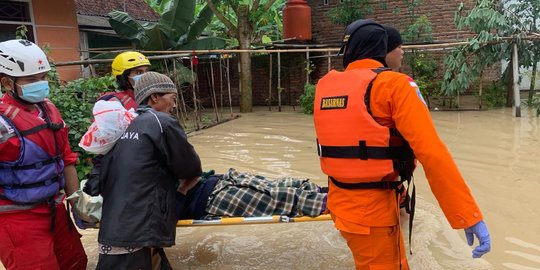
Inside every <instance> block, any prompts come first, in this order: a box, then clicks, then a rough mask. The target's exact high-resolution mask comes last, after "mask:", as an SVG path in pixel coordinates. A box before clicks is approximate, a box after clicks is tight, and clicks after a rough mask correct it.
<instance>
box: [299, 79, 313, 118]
mask: <svg viewBox="0 0 540 270" xmlns="http://www.w3.org/2000/svg"><path fill="white" fill-rule="evenodd" d="M298 101H299V102H300V106H302V108H304V113H305V114H313V103H314V102H315V85H313V84H310V83H306V84H305V85H304V94H302V95H301V96H300V98H299V99H298Z"/></svg>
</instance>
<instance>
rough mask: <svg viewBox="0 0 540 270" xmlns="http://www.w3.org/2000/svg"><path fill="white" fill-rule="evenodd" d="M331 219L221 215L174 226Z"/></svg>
mask: <svg viewBox="0 0 540 270" xmlns="http://www.w3.org/2000/svg"><path fill="white" fill-rule="evenodd" d="M326 220H332V217H331V216H330V214H324V215H320V216H316V217H308V216H302V217H288V216H278V215H276V216H266V217H222V218H216V219H208V220H205V219H202V220H197V219H183V220H179V221H178V223H176V227H191V226H217V225H242V224H272V223H292V222H310V221H326Z"/></svg>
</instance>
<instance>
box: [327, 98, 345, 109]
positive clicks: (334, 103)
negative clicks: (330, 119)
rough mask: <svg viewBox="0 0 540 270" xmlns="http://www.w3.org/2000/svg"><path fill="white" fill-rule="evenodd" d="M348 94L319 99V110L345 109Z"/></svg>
mask: <svg viewBox="0 0 540 270" xmlns="http://www.w3.org/2000/svg"><path fill="white" fill-rule="evenodd" d="M348 99H349V96H338V97H325V98H322V100H321V110H334V109H346V108H347V100H348Z"/></svg>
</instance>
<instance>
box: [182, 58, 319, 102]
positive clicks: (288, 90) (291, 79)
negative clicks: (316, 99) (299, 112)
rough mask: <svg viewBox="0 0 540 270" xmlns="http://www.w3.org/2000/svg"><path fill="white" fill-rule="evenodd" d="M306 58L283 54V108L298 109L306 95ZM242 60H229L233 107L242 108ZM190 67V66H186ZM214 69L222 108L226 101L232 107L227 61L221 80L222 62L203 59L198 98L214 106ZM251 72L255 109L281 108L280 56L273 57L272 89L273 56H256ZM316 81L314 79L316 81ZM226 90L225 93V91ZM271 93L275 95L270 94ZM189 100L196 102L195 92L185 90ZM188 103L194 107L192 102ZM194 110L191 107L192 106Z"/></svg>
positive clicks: (200, 66) (200, 69) (216, 87)
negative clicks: (286, 106)
mask: <svg viewBox="0 0 540 270" xmlns="http://www.w3.org/2000/svg"><path fill="white" fill-rule="evenodd" d="M305 59H306V56H305V54H302V53H282V54H281V88H283V91H282V92H281V104H282V105H298V97H300V95H301V94H302V93H303V91H304V83H305V82H306V71H305ZM237 60H238V59H237V58H236V57H233V58H230V59H229V66H230V71H229V77H230V78H229V80H230V84H231V100H232V104H233V106H238V104H239V100H240V99H239V90H238V89H239V86H238V84H239V83H238V81H239V73H238V61H237ZM188 64H189V63H186V66H187V65H188ZM212 67H213V69H214V88H215V92H216V99H217V103H218V105H220V104H221V97H223V105H224V106H225V107H226V106H228V105H229V95H228V89H227V84H228V82H227V77H226V76H227V70H226V63H225V61H223V62H222V65H221V70H222V74H221V77H222V78H221V79H220V74H219V68H220V64H219V60H212V66H211V65H210V60H207V59H201V60H200V64H199V65H198V67H197V74H198V76H199V93H198V94H197V95H198V97H199V99H200V100H201V102H202V104H203V106H204V107H207V108H208V107H211V106H212V99H211V97H212V93H211V92H212V90H211V89H212V88H211V81H212V80H211V68H212ZM251 72H252V76H253V82H252V90H253V105H255V106H267V105H268V104H269V102H270V103H271V104H272V105H274V106H275V105H277V104H278V93H277V87H278V84H277V81H278V68H277V55H276V54H273V55H272V87H271V88H269V84H270V56H269V55H254V56H252V65H251ZM312 78H313V77H312ZM221 89H223V90H221ZM269 90H270V91H271V93H269ZM184 93H185V96H186V99H191V98H192V96H193V95H192V91H191V88H188V89H185V90H184ZM188 103H190V104H192V101H189V102H188ZM190 106H191V105H190Z"/></svg>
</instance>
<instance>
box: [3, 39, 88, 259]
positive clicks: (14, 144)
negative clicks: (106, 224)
mask: <svg viewBox="0 0 540 270" xmlns="http://www.w3.org/2000/svg"><path fill="white" fill-rule="evenodd" d="M49 70H50V65H49V62H48V61H47V57H46V56H45V54H44V53H43V51H42V50H41V49H40V48H39V47H38V46H37V45H36V44H34V43H32V42H30V41H28V40H20V39H19V40H9V41H5V42H1V43H0V82H1V85H2V87H3V89H5V90H6V93H5V94H4V96H2V97H1V98H0V153H1V154H0V260H1V261H2V264H3V265H4V266H5V267H6V268H7V269H38V268H39V269H86V264H87V257H86V254H85V252H84V249H83V246H82V243H81V241H80V237H81V235H80V234H79V233H78V232H77V229H76V228H75V227H74V225H73V223H72V221H71V219H70V217H69V214H68V212H67V211H66V207H65V206H64V197H65V194H67V195H70V194H72V193H73V192H75V191H76V190H77V189H78V188H79V179H78V178H77V171H76V169H75V166H74V165H75V163H76V162H77V154H76V153H74V152H72V151H71V148H70V146H69V143H68V129H67V127H66V126H65V123H64V121H63V120H62V117H61V116H60V112H59V111H58V109H57V108H56V107H55V106H54V104H52V103H51V102H50V101H49V100H48V99H47V98H46V97H47V95H48V93H49V84H48V81H47V72H48V71H49Z"/></svg>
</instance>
